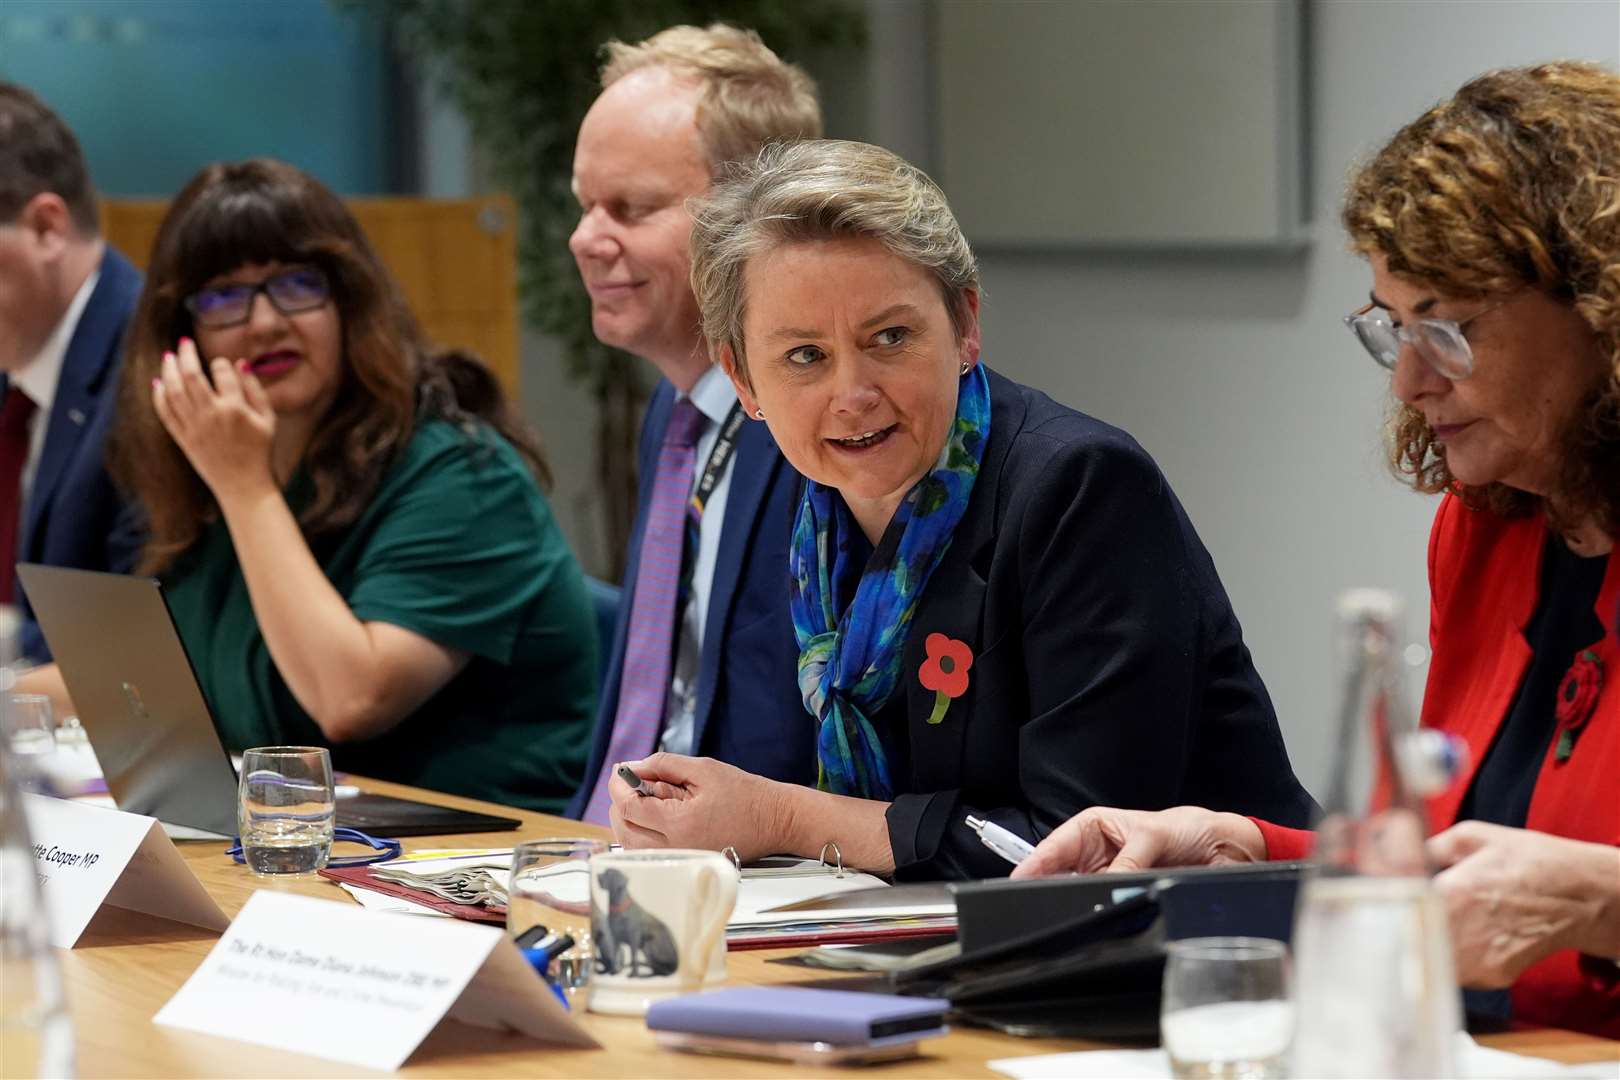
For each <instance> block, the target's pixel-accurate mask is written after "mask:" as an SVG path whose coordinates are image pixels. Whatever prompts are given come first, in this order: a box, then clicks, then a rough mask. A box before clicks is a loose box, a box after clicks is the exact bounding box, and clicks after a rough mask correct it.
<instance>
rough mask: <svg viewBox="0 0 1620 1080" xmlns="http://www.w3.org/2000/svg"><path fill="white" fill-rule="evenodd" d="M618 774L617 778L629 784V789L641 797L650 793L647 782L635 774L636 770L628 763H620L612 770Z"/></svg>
mask: <svg viewBox="0 0 1620 1080" xmlns="http://www.w3.org/2000/svg"><path fill="white" fill-rule="evenodd" d="M613 771H614V772H616V773H618V774H619V779H620V780H623V781H624V782H625V783H626V784H629V785H630V790H631V791H633V792H635V793H636V794H637V795H640V796H642V797H643V798H645V797H647V796H650V795H652V789H651V788H649V787H648V786H647V782H646V781H645V780H643V779H642V778H641V777H639V776H637V775H636V771H635V770H634V769H632V768H631V767H630V766H628V765H620V766H618V767H617V768H615V769H614V770H613Z"/></svg>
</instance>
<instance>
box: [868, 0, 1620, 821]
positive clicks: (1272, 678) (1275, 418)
mask: <svg viewBox="0 0 1620 1080" xmlns="http://www.w3.org/2000/svg"><path fill="white" fill-rule="evenodd" d="M873 2H874V3H875V5H876V6H877V8H879V9H883V10H880V11H875V12H874V14H875V15H876V16H877V17H876V19H875V21H874V29H875V31H876V33H877V34H878V35H879V40H878V41H874V48H873V50H872V56H871V61H872V63H871V69H872V71H873V72H874V77H875V79H876V80H877V81H878V82H879V83H882V82H884V81H885V80H888V81H893V80H894V79H895V78H905V79H910V80H913V85H915V80H916V78H917V76H916V74H915V72H911V73H909V74H908V73H904V72H902V73H901V74H900V75H899V76H892V75H890V74H888V72H889V71H890V67H889V64H888V62H887V60H886V56H888V55H893V53H892V48H893V46H894V44H895V43H894V42H893V40H887V41H885V40H883V38H882V35H884V34H905V33H909V32H910V30H909V29H908V28H907V27H906V26H904V25H897V23H903V22H904V16H902V15H900V14H898V13H897V12H898V9H897V8H896V7H895V5H892V4H889V3H886V2H885V0H873ZM910 6H911V7H913V8H915V7H916V5H910ZM1311 21H1312V33H1311V40H1310V42H1309V46H1308V56H1307V61H1306V70H1307V73H1308V74H1307V77H1308V78H1309V80H1310V91H1309V97H1310V105H1311V112H1310V121H1311V123H1310V134H1309V139H1308V145H1310V146H1311V147H1312V148H1313V149H1312V153H1313V158H1312V162H1311V169H1312V176H1313V180H1312V192H1311V205H1312V206H1313V207H1314V208H1315V215H1314V216H1315V219H1316V220H1315V222H1314V224H1313V226H1312V229H1311V235H1312V236H1313V240H1312V243H1311V245H1310V248H1309V250H1308V251H1307V252H1305V253H1304V254H1302V255H1299V256H1295V257H1285V256H1279V257H1271V258H1266V257H1258V256H1247V257H1238V256H1224V257H1223V256H1216V255H1200V256H1197V257H1185V256H1184V257H1167V256H1157V257H1150V256H1109V257H1099V256H1081V255H1025V254H1009V253H986V254H984V256H983V259H982V263H983V280H984V285H985V289H986V291H987V294H988V296H987V300H986V304H985V308H984V311H985V315H984V318H985V356H986V358H987V359H988V360H989V362H990V363H991V364H992V365H993V366H995V367H997V368H999V369H1000V370H1002V371H1003V372H1004V373H1006V374H1008V375H1010V376H1012V377H1013V378H1015V379H1018V380H1019V381H1022V382H1025V383H1029V384H1031V385H1034V386H1036V387H1039V388H1040V389H1042V390H1045V391H1046V392H1048V393H1049V394H1051V395H1052V396H1053V397H1055V398H1057V399H1058V400H1059V401H1062V402H1065V403H1067V404H1069V405H1072V406H1074V407H1076V408H1079V409H1081V410H1083V411H1086V412H1089V413H1091V414H1093V415H1095V416H1098V417H1101V418H1103V419H1106V420H1108V421H1110V422H1112V423H1115V424H1118V425H1120V426H1122V427H1124V428H1126V429H1127V430H1129V431H1130V432H1132V433H1133V434H1134V435H1135V436H1136V437H1137V438H1138V439H1139V440H1140V441H1141V442H1142V443H1143V444H1144V445H1145V446H1146V447H1147V448H1148V449H1149V450H1150V451H1151V452H1152V453H1153V454H1154V456H1155V457H1156V458H1157V459H1158V461H1159V463H1160V465H1161V466H1162V467H1163V469H1164V471H1165V473H1166V474H1167V475H1168V476H1169V478H1170V480H1171V483H1172V484H1173V485H1174V486H1175V488H1176V490H1177V492H1178V493H1179V494H1180V496H1181V499H1182V501H1183V502H1184V503H1185V504H1186V506H1187V509H1188V512H1189V513H1190V514H1191V516H1192V518H1193V520H1194V522H1195V523H1196V524H1197V526H1198V529H1199V531H1200V532H1201V534H1202V536H1203V538H1204V541H1205V543H1206V544H1207V545H1208V547H1209V549H1210V551H1211V552H1212V553H1213V555H1214V558H1215V562H1216V565H1217V566H1218V567H1219V568H1220V571H1221V575H1222V577H1223V579H1224V581H1225V583H1226V587H1227V590H1228V591H1229V593H1230V594H1231V596H1232V600H1233V603H1234V605H1235V607H1236V609H1237V612H1238V615H1239V617H1240V618H1241V619H1242V620H1243V623H1244V627H1245V632H1246V635H1247V638H1248V640H1249V644H1250V647H1251V649H1252V650H1253V653H1254V656H1255V660H1256V663H1257V664H1258V666H1259V669H1260V671H1261V674H1262V675H1263V676H1264V677H1265V680H1266V683H1267V685H1268V686H1269V687H1270V689H1271V693H1272V697H1273V699H1274V700H1275V702H1276V704H1277V709H1278V712H1279V714H1280V715H1281V717H1282V723H1283V728H1284V731H1285V734H1286V736H1287V739H1288V744H1289V748H1290V751H1291V753H1292V756H1293V758H1294V762H1295V766H1296V768H1297V770H1298V772H1299V775H1300V777H1301V779H1303V780H1304V781H1305V783H1306V784H1307V786H1309V787H1310V788H1311V789H1312V791H1313V792H1315V793H1317V794H1321V793H1322V792H1323V791H1324V790H1325V788H1326V783H1325V780H1326V776H1327V771H1328V769H1329V762H1328V760H1327V754H1328V746H1327V739H1326V736H1325V734H1324V730H1325V728H1326V727H1327V725H1328V721H1329V717H1330V715H1331V714H1332V711H1333V708H1334V703H1335V693H1336V691H1335V687H1334V659H1333V652H1332V630H1333V601H1334V597H1335V595H1336V594H1337V593H1338V592H1339V591H1340V590H1341V589H1344V588H1346V587H1348V586H1354V585H1382V586H1387V587H1391V588H1394V589H1397V590H1399V591H1400V592H1401V593H1402V594H1404V596H1405V597H1406V600H1407V605H1408V613H1409V618H1408V623H1409V628H1410V630H1411V632H1412V634H1413V635H1414V636H1417V637H1419V638H1424V637H1425V636H1426V625H1427V587H1426V582H1425V567H1424V557H1425V550H1426V547H1425V545H1426V540H1427V533H1428V523H1429V518H1430V516H1431V514H1432V513H1433V506H1434V503H1433V500H1432V499H1430V498H1425V497H1422V496H1418V495H1415V494H1413V493H1411V492H1409V491H1407V490H1405V489H1403V488H1401V487H1400V486H1398V485H1397V484H1396V482H1395V481H1394V480H1393V479H1392V478H1390V477H1389V475H1388V473H1387V472H1386V471H1385V469H1384V467H1383V465H1382V462H1381V458H1380V454H1379V439H1378V431H1379V422H1380V418H1381V416H1382V413H1383V409H1384V403H1385V387H1386V383H1385V380H1384V379H1383V378H1382V377H1381V375H1380V373H1379V372H1378V370H1377V369H1376V368H1375V367H1374V365H1373V364H1372V362H1371V361H1370V360H1369V359H1368V358H1367V357H1366V355H1365V354H1364V353H1362V352H1361V351H1360V349H1359V347H1358V346H1357V345H1356V344H1355V343H1354V341H1353V340H1352V339H1351V338H1350V336H1349V334H1348V333H1346V332H1345V330H1344V329H1343V327H1342V326H1341V324H1340V322H1339V317H1340V316H1341V315H1342V314H1344V313H1345V312H1347V311H1350V310H1352V309H1353V308H1355V307H1358V306H1359V305H1360V303H1361V301H1362V300H1363V299H1364V298H1365V295H1366V293H1367V289H1368V285H1369V279H1368V275H1367V272H1366V269H1365V266H1364V264H1363V263H1362V262H1361V261H1360V260H1359V259H1357V258H1355V257H1353V256H1351V255H1350V254H1348V253H1347V252H1346V251H1345V250H1344V244H1343V241H1342V239H1341V236H1340V232H1339V228H1338V223H1337V220H1336V214H1337V206H1338V202H1339V197H1340V194H1341V191H1342V187H1343V184H1344V181H1345V178H1346V174H1347V171H1348V169H1349V167H1350V165H1351V163H1352V162H1353V161H1354V160H1355V159H1356V158H1358V157H1359V156H1363V155H1365V154H1366V153H1368V152H1370V151H1372V150H1375V149H1376V148H1377V147H1378V146H1379V145H1381V144H1382V142H1383V141H1384V140H1385V139H1386V138H1387V137H1388V136H1389V135H1391V134H1393V133H1394V131H1395V130H1396V129H1397V128H1398V127H1399V126H1401V125H1402V124H1404V123H1406V122H1407V121H1409V120H1411V119H1414V118H1416V117H1417V115H1418V114H1419V113H1420V112H1421V111H1422V110H1423V109H1424V108H1426V107H1427V106H1428V105H1430V104H1432V103H1433V102H1435V101H1437V100H1439V99H1440V98H1442V97H1445V96H1446V95H1448V94H1449V93H1450V92H1451V91H1453V90H1455V89H1456V88H1457V87H1458V86H1459V85H1460V84H1461V83H1462V82H1464V81H1465V80H1466V79H1467V78H1468V77H1470V76H1472V75H1475V74H1478V73H1479V72H1482V71H1484V70H1486V69H1488V68H1492V67H1500V66H1507V65H1515V64H1523V63H1530V62H1534V61H1537V60H1545V59H1552V58H1558V57H1584V58H1589V59H1594V60H1598V61H1601V62H1605V63H1607V64H1609V65H1610V66H1620V4H1617V3H1615V2H1613V0H1591V2H1551V0H1527V2H1519V0H1485V2H1464V0H1426V2H1424V0H1420V2H1367V0H1327V2H1318V3H1314V4H1312V5H1311ZM911 29H914V27H912V28H911ZM885 46H887V47H885ZM963 77H964V78H971V77H972V76H971V72H968V73H964V75H963ZM882 98H883V94H882V93H874V97H873V100H874V103H876V102H878V101H881V100H882ZM893 117H894V114H893V113H892V112H886V113H885V114H883V115H881V116H880V115H873V116H872V117H871V124H872V129H873V131H874V132H881V131H883V130H884V128H885V126H888V127H891V128H892V126H893ZM887 137H888V138H890V139H894V140H895V141H894V145H899V138H898V137H897V136H896V134H895V133H894V132H892V131H891V132H890V133H889V134H888V135H887ZM902 137H909V138H910V142H911V145H912V146H914V147H918V146H926V145H927V144H926V141H925V140H923V141H920V140H919V139H918V138H917V137H916V133H915V132H912V133H908V135H907V136H902ZM1052 182H1053V183H1054V184H1062V183H1063V178H1062V177H1060V176H1054V177H1053V178H1052ZM1208 182H1212V183H1219V182H1221V179H1220V178H1219V177H1215V178H1210V179H1209V181H1208ZM947 186H948V178H947ZM947 194H948V191H947ZM969 239H970V240H971V239H972V237H969ZM1414 674H1415V676H1416V677H1418V678H1420V677H1421V672H1416V673H1414Z"/></svg>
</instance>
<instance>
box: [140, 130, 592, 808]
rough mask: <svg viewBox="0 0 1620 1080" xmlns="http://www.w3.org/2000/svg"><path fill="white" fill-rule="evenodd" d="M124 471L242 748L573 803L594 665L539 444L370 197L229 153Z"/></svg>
mask: <svg viewBox="0 0 1620 1080" xmlns="http://www.w3.org/2000/svg"><path fill="white" fill-rule="evenodd" d="M121 395H122V396H121V399H120V403H119V407H120V415H119V420H118V427H117V429H116V431H115V434H114V447H115V450H114V453H113V461H112V466H113V469H114V472H115V475H116V476H117V477H118V479H119V480H120V482H121V483H122V484H123V485H124V486H125V487H126V488H127V489H128V490H129V491H130V492H131V493H132V494H133V495H134V496H135V497H136V498H137V500H138V502H139V504H140V506H141V507H142V509H143V510H144V515H145V521H144V525H145V529H146V541H145V546H144V548H143V550H142V554H141V558H140V563H139V567H138V570H139V571H140V572H141V573H147V574H155V575H157V576H158V577H159V578H161V579H162V581H163V583H164V585H165V588H166V591H167V595H168V599H169V603H170V605H171V607H172V609H173V611H174V615H175V620H176V622H177V624H178V625H179V628H180V632H181V636H182V638H183V639H184V640H185V644H186V648H187V650H188V651H189V653H190V655H191V660H192V663H193V665H194V666H195V668H196V670H197V674H198V677H199V679H200V680H201V682H202V684H203V689H204V691H205V692H206V694H207V697H208V700H209V703H210V705H211V706H212V708H213V712H214V716H215V718H216V721H217V723H218V725H219V727H220V731H221V734H222V735H223V737H224V739H225V741H226V743H227V745H228V747H229V748H230V749H231V750H233V751H237V750H241V749H243V748H245V747H249V746H259V745H265V744H276V745H283V744H295V745H296V744H311V745H326V746H331V747H332V748H333V760H334V763H335V764H336V765H337V766H338V767H339V768H342V769H345V770H349V771H353V772H360V773H364V774H367V775H370V776H376V777H380V778H385V779H389V780H397V781H401V782H405V783H411V784H416V785H420V786H423V787H428V788H435V789H439V790H443V791H451V792H457V793H462V794H468V795H474V796H478V797H481V798H486V799H490V800H493V801H496V802H502V803H508V804H516V805H523V806H529V807H533V808H536V809H540V810H550V811H556V810H560V809H562V807H563V805H564V803H565V802H566V800H567V799H568V797H569V796H570V795H572V793H573V791H574V789H575V788H576V787H577V786H578V784H579V780H580V771H581V768H582V766H583V761H584V752H585V747H586V744H587V738H588V735H589V727H588V725H589V722H590V717H591V714H592V711H593V699H594V696H595V682H596V645H595V643H596V634H595V631H594V627H593V621H592V616H591V611H590V604H589V600H588V598H587V595H586V592H585V587H584V579H583V578H582V576H581V574H580V570H579V567H578V565H577V564H576V562H575V560H574V557H573V555H572V554H571V553H570V551H569V549H568V547H567V545H566V543H565V542H564V540H563V538H562V535H561V533H560V532H559V530H558V528H557V525H556V523H555V522H554V520H553V519H552V516H551V511H550V509H549V507H548V505H547V502H546V499H545V497H544V496H543V495H542V494H541V490H540V480H541V479H542V478H544V477H545V476H546V467H545V463H544V461H543V460H542V458H541V455H540V451H539V448H538V446H537V445H536V444H535V443H534V441H533V440H532V438H531V437H530V436H529V435H528V434H527V433H526V432H525V431H524V429H523V426H522V425H521V424H520V423H519V422H518V421H517V419H516V418H515V416H514V415H513V413H512V411H511V410H510V409H509V407H508V406H507V405H506V403H505V401H504V400H503V397H502V395H501V391H500V389H499V387H498V386H497V384H496V383H495V381H494V380H493V378H492V377H491V376H490V374H489V373H488V372H487V370H486V369H484V368H483V367H482V366H481V365H479V364H478V363H477V362H475V361H474V360H472V359H470V358H468V357H465V356H462V355H459V354H456V353H441V354H434V353H431V352H430V351H429V350H428V348H427V347H426V346H425V344H424V343H423V341H422V339H421V337H420V335H419V333H418V331H417V328H416V325H415V322H414V320H413V319H412V318H411V315H410V313H409V311H408V310H407V309H406V307H405V305H404V303H403V301H402V299H401V298H400V295H399V293H398V290H397V288H396V287H395V285H394V283H393V281H392V280H391V279H390V278H389V276H388V274H387V272H386V271H385V270H384V269H383V267H382V265H381V263H380V262H379V261H378V259H377V256H376V255H375V253H374V252H373V251H372V249H371V246H370V245H369V244H368V243H367V241H366V239H365V236H364V235H363V234H362V233H361V231H360V228H359V226H358V225H357V224H356V222H355V220H354V218H353V216H352V215H351V214H350V213H349V211H348V210H347V208H345V207H344V205H343V204H342V202H341V201H339V200H338V198H337V197H336V196H334V195H333V194H332V193H331V192H330V191H328V190H327V189H326V188H325V187H324V186H322V185H321V184H320V183H319V182H318V181H316V180H315V179H313V178H312V177H310V176H308V175H306V174H304V173H302V172H300V171H299V170H297V169H295V168H293V167H291V166H289V165H284V164H281V163H279V162H275V161H269V160H262V159H261V160H254V161H246V162H241V163H237V164H228V165H211V166H209V167H207V168H205V169H204V170H203V171H202V172H201V173H199V174H198V175H197V176H196V177H195V178H194V179H193V180H192V181H191V182H190V183H189V184H188V185H187V186H186V188H185V189H184V190H183V191H182V192H181V193H180V195H179V196H178V198H176V200H175V202H174V204H173V206H172V207H171V208H170V210H169V213H168V215H167V217H166V218H165V219H164V221H163V225H162V227H161V229H160V230H159V233H158V237H157V241H156V244H155V247H154V249H153V253H152V262H151V266H150V268H149V271H148V276H147V279H146V288H145V291H144V292H143V294H142V296H141V300H140V305H139V308H138V309H137V311H136V313H135V316H134V320H133V324H132V327H131V337H130V341H129V344H128V354H127V357H126V360H125V363H124V382H123V386H122V388H121Z"/></svg>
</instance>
